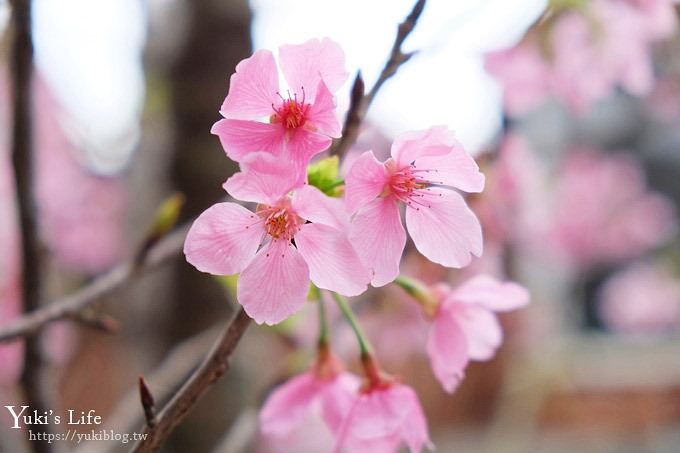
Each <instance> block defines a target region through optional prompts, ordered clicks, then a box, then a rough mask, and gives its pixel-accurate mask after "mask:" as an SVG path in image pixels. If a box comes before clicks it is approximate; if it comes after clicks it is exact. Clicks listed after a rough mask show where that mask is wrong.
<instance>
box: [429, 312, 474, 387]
mask: <svg viewBox="0 0 680 453" xmlns="http://www.w3.org/2000/svg"><path fill="white" fill-rule="evenodd" d="M427 355H428V357H429V358H430V363H431V365H432V371H433V372H434V375H435V376H436V377H437V380H439V382H440V383H441V384H442V387H444V390H446V391H447V392H449V393H453V392H455V391H456V389H457V388H458V384H460V381H461V380H462V379H463V377H464V376H465V368H466V367H467V365H468V361H469V360H468V344H467V340H466V339H465V335H464V333H463V331H462V330H461V328H460V327H458V324H457V323H456V321H455V320H454V319H453V317H452V316H451V315H450V314H449V313H448V312H447V311H445V310H439V313H438V314H437V317H436V318H435V319H434V321H433V322H432V329H431V330H430V336H429V338H428V340H427Z"/></svg>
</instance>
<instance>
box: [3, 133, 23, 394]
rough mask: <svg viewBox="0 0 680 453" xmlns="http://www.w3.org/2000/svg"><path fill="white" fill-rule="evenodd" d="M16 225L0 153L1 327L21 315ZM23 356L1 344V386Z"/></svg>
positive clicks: (17, 346)
mask: <svg viewBox="0 0 680 453" xmlns="http://www.w3.org/2000/svg"><path fill="white" fill-rule="evenodd" d="M0 138H2V133H1V132H0ZM16 222H17V218H16V206H15V201H14V178H13V176H12V172H11V167H10V158H9V153H0V243H1V244H3V252H2V254H0V325H2V324H5V323H6V322H8V321H10V320H12V319H14V318H16V317H17V316H19V314H20V313H21V290H20V286H19V285H20V274H21V270H20V269H19V264H20V262H19V236H18V230H17V227H16ZM22 355H23V344H21V343H18V342H15V343H3V344H0V385H7V384H10V383H13V382H15V381H16V380H17V379H18V378H19V374H20V373H21V367H22Z"/></svg>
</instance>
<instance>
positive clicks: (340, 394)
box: [260, 370, 360, 438]
mask: <svg viewBox="0 0 680 453" xmlns="http://www.w3.org/2000/svg"><path fill="white" fill-rule="evenodd" d="M359 383H360V382H359V378H358V377H357V376H355V375H353V374H351V373H348V372H340V371H333V372H332V373H330V374H329V375H323V373H319V372H318V370H312V371H309V372H306V373H303V374H300V375H299V376H296V377H294V378H292V379H290V380H289V381H287V382H286V383H284V384H283V385H281V386H279V387H277V388H276V389H275V390H274V391H273V392H272V393H271V395H269V397H268V398H267V401H265V403H264V406H263V407H262V410H261V411H260V429H261V430H262V433H263V434H264V435H265V436H273V437H277V438H280V437H283V436H286V435H288V434H289V433H291V432H292V431H293V429H294V428H296V427H297V426H298V425H300V424H302V423H304V422H305V421H306V420H305V419H306V418H307V417H308V416H309V415H310V414H311V413H312V412H313V411H314V410H320V413H321V417H322V418H323V419H324V422H325V423H326V424H327V425H328V426H329V427H335V429H337V428H338V427H339V426H340V423H341V422H342V419H343V417H344V416H345V414H346V413H347V411H348V410H349V407H350V406H351V404H352V402H353V401H354V396H355V395H356V392H357V390H358V389H359Z"/></svg>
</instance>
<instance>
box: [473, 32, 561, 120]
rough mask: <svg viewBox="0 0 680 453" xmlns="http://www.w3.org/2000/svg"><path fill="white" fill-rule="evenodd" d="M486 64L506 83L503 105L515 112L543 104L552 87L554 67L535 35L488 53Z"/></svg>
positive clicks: (517, 114)
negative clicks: (544, 55) (551, 66)
mask: <svg viewBox="0 0 680 453" xmlns="http://www.w3.org/2000/svg"><path fill="white" fill-rule="evenodd" d="M484 67H485V69H486V71H487V72H488V73H489V74H491V75H492V76H493V77H495V78H497V79H499V80H500V81H501V82H502V84H503V88H504V89H503V105H504V108H505V109H506V111H507V112H508V114H510V115H512V116H519V115H524V114H526V113H529V112H531V111H532V110H534V109H535V108H537V107H539V106H540V105H541V103H543V102H544V101H545V99H546V97H547V96H548V95H549V94H550V91H551V75H552V72H551V69H550V64H549V62H548V61H546V60H545V58H544V57H543V55H541V52H540V49H539V47H538V46H537V45H536V43H535V42H534V40H533V39H532V38H527V39H525V40H524V41H523V42H521V43H520V44H518V45H516V46H515V47H512V48H510V49H503V50H498V51H495V52H491V53H489V54H487V55H486V58H485V62H484Z"/></svg>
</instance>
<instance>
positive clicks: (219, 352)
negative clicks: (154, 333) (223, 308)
mask: <svg viewBox="0 0 680 453" xmlns="http://www.w3.org/2000/svg"><path fill="white" fill-rule="evenodd" d="M249 325H250V317H248V315H247V314H246V312H245V311H244V310H243V309H242V308H241V309H239V311H238V313H236V315H235V316H234V318H232V320H231V321H230V322H229V324H228V325H227V326H226V328H225V329H224V331H223V332H222V334H221V335H220V337H219V338H218V339H217V341H216V342H215V343H214V344H213V347H212V348H211V350H210V352H209V353H208V355H207V356H206V358H205V360H203V363H201V366H200V367H198V369H197V370H196V371H195V372H194V373H193V374H192V375H191V377H190V378H189V379H188V380H187V381H186V382H185V384H184V385H183V386H182V388H181V389H179V391H178V392H177V393H176V394H175V396H174V397H173V398H172V399H171V400H170V402H169V403H167V404H166V405H165V407H164V408H163V410H162V411H161V412H160V413H159V414H158V416H157V417H156V424H155V425H154V426H153V427H148V426H147V427H145V429H144V433H146V434H148V436H147V437H146V439H145V440H143V441H141V442H139V443H138V444H137V445H135V446H134V448H133V449H132V450H131V451H133V452H150V451H156V450H158V449H159V448H160V447H161V445H162V444H163V442H165V440H166V439H167V438H168V436H169V435H170V434H171V433H172V432H173V431H174V429H175V428H176V427H177V425H179V424H180V422H181V421H182V420H183V419H184V417H186V416H187V414H188V413H189V411H190V410H191V409H192V407H193V406H194V404H195V403H196V402H197V401H198V400H199V399H200V398H201V397H202V396H203V395H205V393H207V392H208V390H210V388H211V387H212V386H213V385H214V384H215V382H216V381H217V380H218V379H219V378H220V377H221V376H222V375H223V374H224V373H226V372H227V370H228V369H229V358H230V357H231V354H232V353H233V352H234V349H236V345H237V344H238V342H239V341H240V339H241V336H242V335H243V333H244V332H245V330H246V328H247V327H248V326H249Z"/></svg>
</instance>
